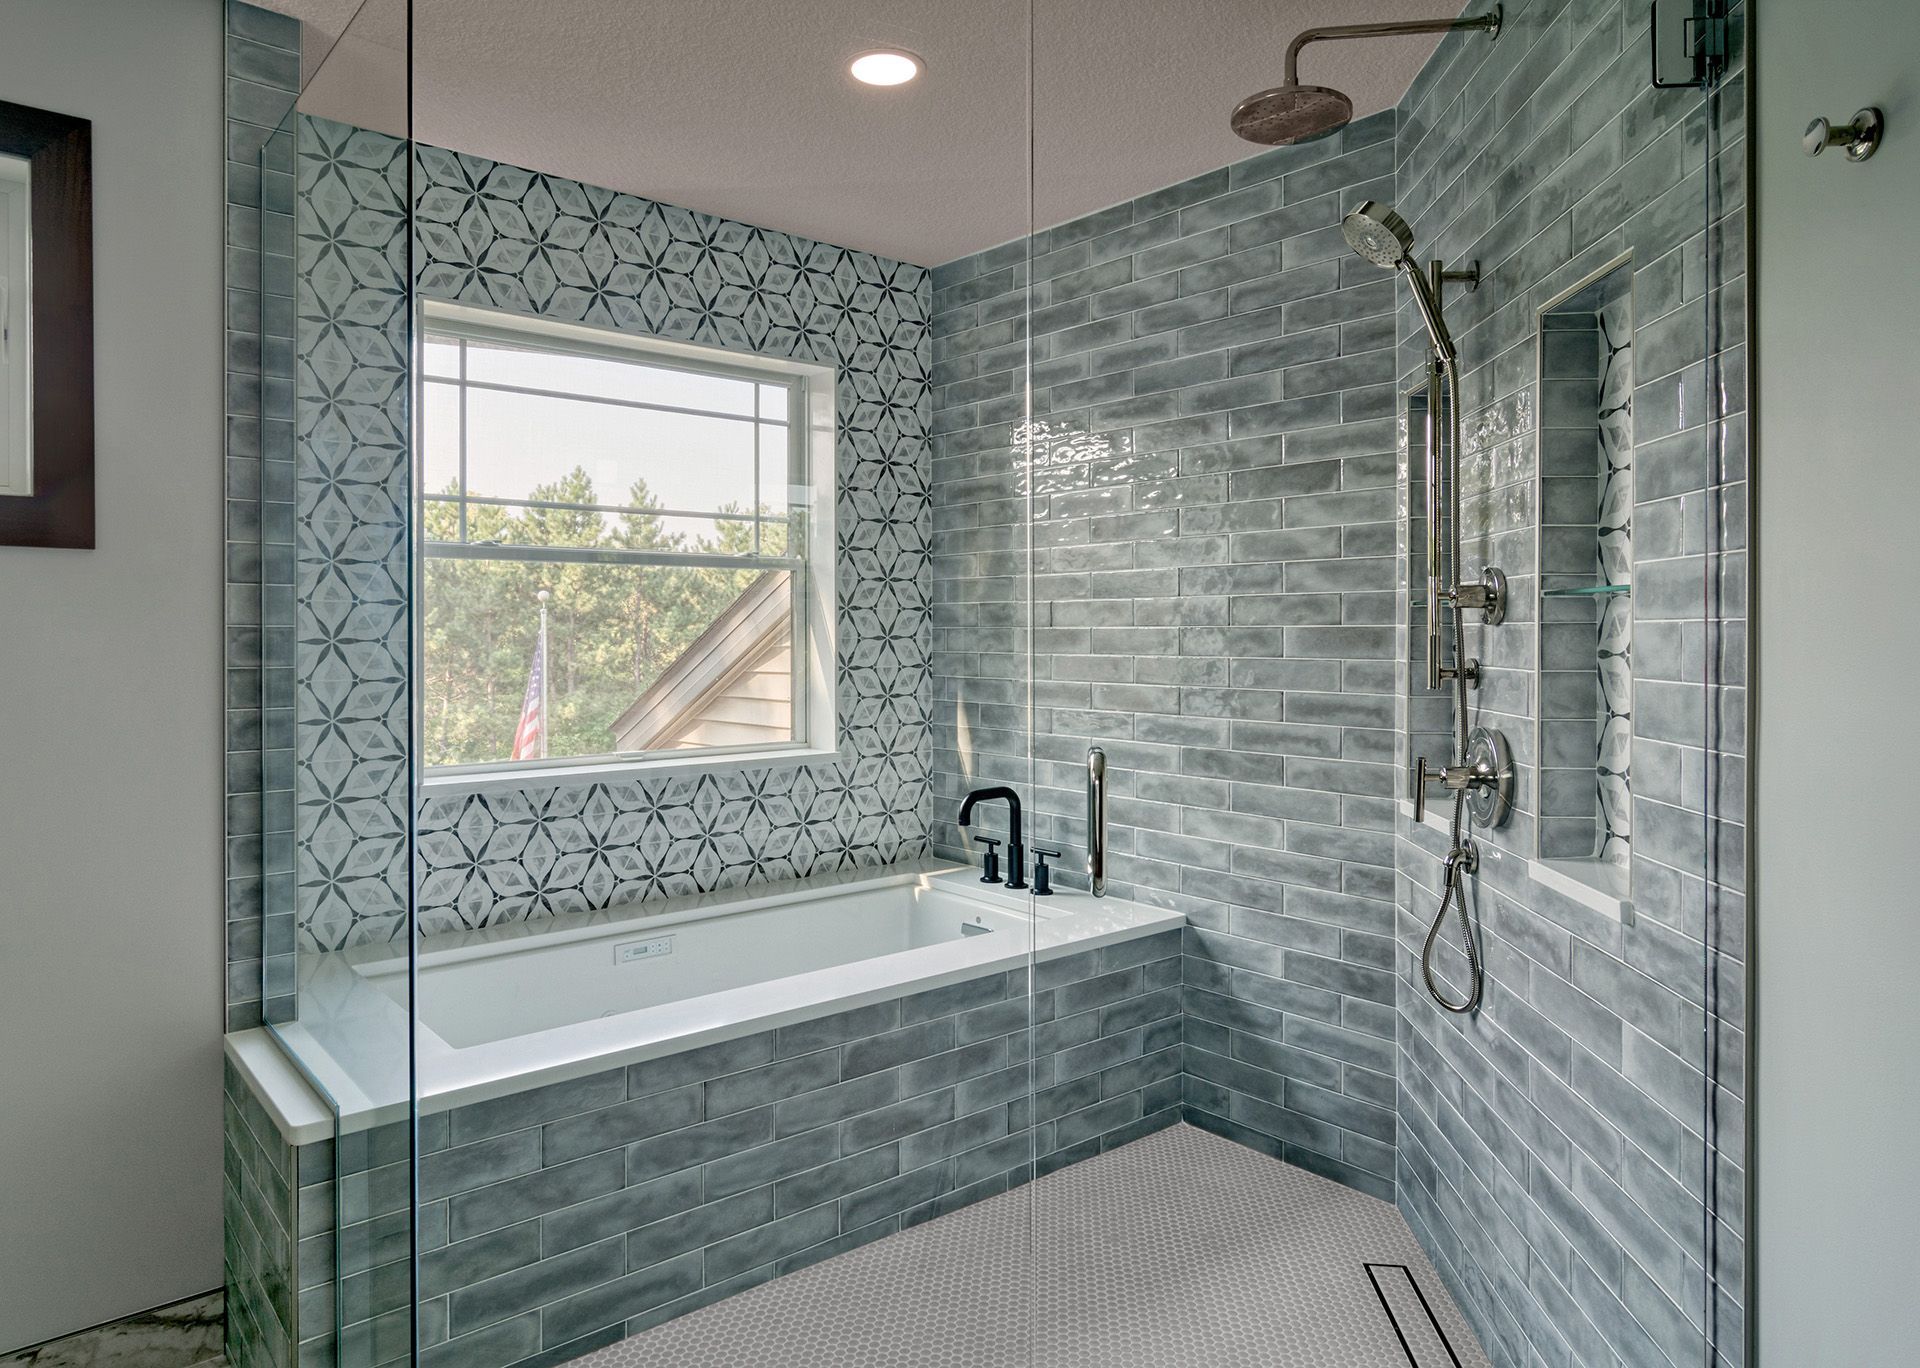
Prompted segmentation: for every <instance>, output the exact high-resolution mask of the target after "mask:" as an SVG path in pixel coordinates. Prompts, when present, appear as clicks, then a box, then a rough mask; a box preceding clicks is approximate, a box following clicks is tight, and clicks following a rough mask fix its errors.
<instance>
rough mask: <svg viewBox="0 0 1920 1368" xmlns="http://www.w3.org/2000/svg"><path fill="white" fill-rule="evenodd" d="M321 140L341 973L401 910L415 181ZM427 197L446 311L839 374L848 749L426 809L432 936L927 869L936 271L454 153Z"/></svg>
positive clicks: (323, 502) (337, 131)
mask: <svg viewBox="0 0 1920 1368" xmlns="http://www.w3.org/2000/svg"><path fill="white" fill-rule="evenodd" d="M299 135H300V147H299V185H300V191H301V193H300V200H299V206H298V232H299V244H298V253H299V272H298V282H299V283H298V288H299V295H300V297H299V319H300V324H299V326H300V337H299V346H298V353H297V370H298V385H299V404H298V440H299V442H300V444H301V445H300V484H299V491H298V492H299V515H300V542H299V565H298V578H299V591H298V598H297V604H296V613H297V627H298V641H299V646H298V651H299V655H298V662H299V671H298V674H299V680H300V684H299V687H300V698H299V722H298V728H297V742H296V744H297V746H298V753H299V761H300V780H299V793H298V816H297V835H298V848H297V860H298V864H297V873H298V886H299V901H300V915H299V929H300V943H301V945H302V946H304V947H312V948H320V949H336V948H339V947H342V946H346V945H352V944H356V943H359V942H364V941H370V940H383V939H387V938H389V937H392V936H394V935H396V934H398V933H399V931H400V930H401V928H402V927H403V925H404V909H405V906H406V880H407V877H408V861H407V858H406V850H407V813H406V793H407V768H406V759H405V756H406V741H407V720H408V719H407V709H406V681H407V677H408V672H407V663H406V662H407V636H406V630H407V622H406V603H407V592H406V546H405V540H404V538H405V527H406V514H405V510H406V506H407V500H408V496H409V490H408V472H407V468H406V461H405V457H406V442H405V433H406V430H407V413H406V366H405V361H406V345H407V336H406V319H407V315H406V308H407V298H406V290H405V288H404V287H405V280H406V270H407V263H406V250H405V249H406V239H405V230H406V222H407V216H406V212H405V211H406V207H407V206H406V201H405V195H406V169H407V168H406V158H405V152H404V149H403V147H402V145H401V144H400V143H398V142H397V141H395V140H394V139H392V138H389V137H385V136H383V135H380V134H377V133H371V132H368V131H365V130H362V129H355V128H350V127H348V126H346V125H342V124H337V123H330V122H326V121H323V120H316V119H306V118H303V119H302V120H301V123H300V129H299ZM417 172H418V178H419V184H418V188H417V195H418V203H417V210H418V220H419V225H418V242H417V251H418V256H417V263H416V267H417V271H418V285H419V292H420V293H421V294H422V295H424V296H426V297H430V298H435V299H444V300H452V301H457V302H460V303H465V304H474V305H481V306H485V307H491V308H498V309H506V310H510V311H513V312H516V313H523V314H530V315H535V316H539V317H545V318H554V319H563V320H567V321H578V322H586V323H591V324H597V325H599V326H603V327H612V328H618V329H621V330H623V331H627V332H634V333H642V334H646V335H649V336H656V337H662V338H669V339H673V340H676V341H690V342H698V343H704V344H707V345H710V346H717V347H723V348H727V349H731V350H738V351H750V352H756V353H760V354H765V355H773V356H781V357H793V358H797V359H800V360H805V361H812V362H818V363H824V364H828V365H832V366H834V367H836V368H837V369H838V372H839V389H838V395H837V399H838V421H839V436H838V463H839V481H840V488H839V503H838V510H837V521H838V537H839V604H840V643H839V671H838V679H839V704H840V730H841V737H840V757H839V759H838V760H837V761H836V762H833V763H828V764H813V765H807V766H795V767H788V768H775V769H757V770H748V771H744V772H733V773H726V774H714V775H709V776H699V777H692V778H675V779H668V780H660V781H650V782H633V783H617V784H594V785H591V786H585V785H576V786H571V787H551V786H549V787H541V788H529V789H525V790H517V791H512V792H504V793H501V792H492V793H485V794H471V795H462V796H447V797H434V796H428V797H426V798H425V799H424V800H423V801H422V803H421V804H420V808H419V811H418V843H419V850H420V854H421V859H422V868H421V871H420V878H421V883H420V907H419V914H420V929H421V930H422V931H423V932H425V933H428V934H431V933H433V932H436V931H446V930H455V929H460V928H465V927H475V926H484V925H493V924H497V923H499V922H503V921H516V920H524V919H528V918H534V917H541V916H547V915H551V914H554V913H558V912H567V911H577V910H581V909H584V908H592V907H602V906H606V905H607V904H609V903H620V902H632V901H636V900H639V899H643V898H651V897H663V896H671V895H674V894H680V893H689V892H705V891H709V890H712V889H715V888H725V887H731V886H735V885H738V884H743V883H748V882H753V881H761V880H775V879H787V878H794V877H799V876H804V875H807V874H814V873H821V872H825V871H829V870H834V869H844V868H850V867H857V866H875V865H884V864H889V863H892V862H894V861H897V860H902V859H910V858H914V857H916V856H918V855H920V854H922V853H923V852H924V851H925V848H926V832H927V812H926V806H927V784H926V774H927V765H928V750H927V747H928V740H927V736H928V733H927V712H928V696H927V672H926V665H925V661H926V655H927V649H928V647H927V601H928V595H929V583H928V568H927V555H926V547H927V541H928V536H929V524H928V517H929V515H928V504H927V488H928V451H927V429H928V424H929V417H930V415H929V410H928V394H927V383H926V375H927V369H928V344H927V326H926V318H927V313H928V309H929V307H930V287H929V283H928V276H927V272H926V271H925V270H923V269H922V268H920V267H918V266H911V265H906V264H902V263H899V262H894V261H887V260H884V259H882V258H880V257H876V256H872V255H869V254H867V253H863V252H856V251H849V250H847V249H844V248H840V247H834V246H831V245H828V244H826V243H819V242H812V241H808V240H805V239H801V238H796V237H792V236H789V235H787V234H784V233H777V232H772V231H768V230H766V229H761V228H754V227H750V226H748V225H746V224H741V223H734V222H729V221H727V220H723V219H717V218H713V217H710V216H708V215H704V214H697V213H693V212H690V211H688V210H684V209H679V208H675V207H674V206H671V205H664V204H657V203H654V202H652V201H649V200H644V199H638V198H635V197H634V196H631V195H622V194H616V193H614V192H612V191H608V190H602V189H597V188H595V187H592V186H586V185H581V184H578V183H576V182H572V181H566V180H561V179H559V178H556V177H551V176H544V175H539V174H536V173H534V172H531V171H525V170H521V169H520V168H517V167H512V166H505V165H501V164H499V163H496V162H491V161H486V160H484V159H481V158H477V157H470V156H465V155H461V154H457V153H453V152H447V151H443V150H440V149H436V148H421V149H419V156H418V165H417ZM288 969H289V972H290V970H291V964H290V961H289V964H288ZM284 986H285V985H282V986H281V987H282V989H284ZM273 996H274V993H273V992H272V991H270V992H269V997H270V998H271V997H273Z"/></svg>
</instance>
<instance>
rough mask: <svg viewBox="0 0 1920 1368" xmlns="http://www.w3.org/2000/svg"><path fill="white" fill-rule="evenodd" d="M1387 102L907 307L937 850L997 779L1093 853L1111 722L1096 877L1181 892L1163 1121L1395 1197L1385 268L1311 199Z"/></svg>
mask: <svg viewBox="0 0 1920 1368" xmlns="http://www.w3.org/2000/svg"><path fill="white" fill-rule="evenodd" d="M1393 132H1394V115H1393V113H1392V112H1391V111H1389V112H1388V113H1385V114H1382V115H1376V116H1374V117H1372V118H1368V119H1363V120H1361V121H1359V122H1357V123H1355V124H1352V125H1350V126H1349V127H1348V128H1347V129H1345V130H1344V131H1343V132H1341V133H1340V134H1339V135H1338V136H1337V137H1334V138H1330V139H1327V140H1325V141H1323V142H1319V143H1313V144H1307V145H1303V146H1300V147H1295V148H1285V149H1279V150H1277V151H1274V152H1270V153H1266V154H1262V155H1260V156H1256V157H1254V158H1252V159H1250V160H1248V161H1244V162H1241V163H1238V164H1236V165H1235V166H1233V167H1231V168H1229V169H1227V170H1223V171H1219V172H1214V173H1210V174H1209V175H1206V176H1201V177H1198V178H1196V179H1194V180H1192V181H1188V182H1184V183H1182V184H1181V185H1177V186H1174V187H1171V188H1170V189H1168V190H1165V191H1161V192H1158V193H1156V194H1154V195H1150V196H1147V197H1146V198H1144V199H1141V200H1138V201H1134V202H1131V203H1128V204H1122V205H1119V206H1116V207H1115V208H1112V209H1109V210H1104V211H1102V212H1101V213H1099V214H1096V215H1094V216H1092V217H1091V218H1088V219H1084V220H1081V221H1078V222H1075V223H1069V224H1066V225H1064V226H1062V227H1059V228H1055V229H1052V230H1050V231H1048V232H1046V233H1043V234H1040V235H1039V236H1037V237H1036V238H1034V239H1033V240H1032V241H1031V243H1014V244H1010V245H1009V246H1007V247H1002V248H996V249H994V250H993V251H990V252H986V253H983V254H981V255H979V256H976V257H970V258H967V259H966V260H963V261H960V262H956V263H954V264H953V265H950V266H946V267H941V268H938V269H936V270H935V272H934V312H933V356H934V371H933V380H934V428H933V432H934V436H933V442H934V460H933V506H934V514H933V516H934V540H933V559H934V584H935V590H934V604H933V618H934V643H933V675H934V697H935V700H936V703H935V707H936V712H935V734H934V776H933V793H934V805H935V811H934V818H933V832H934V840H935V846H936V849H938V850H940V851H942V852H943V853H947V854H952V855H962V854H965V853H966V842H965V841H964V840H963V839H962V837H961V835H960V833H959V832H958V831H957V830H956V829H955V827H954V826H953V817H954V812H955V808H956V806H957V804H958V802H959V800H960V799H961V797H963V796H964V794H965V793H966V791H967V790H968V789H970V788H972V787H975V786H977V785H978V784H981V783H987V782H1008V783H1013V784H1016V785H1018V786H1020V787H1021V788H1022V789H1024V790H1026V791H1027V792H1029V793H1030V795H1031V796H1030V800H1029V808H1030V809H1031V811H1032V813H1033V818H1032V820H1033V839H1034V841H1035V842H1036V843H1039V844H1042V845H1049V844H1050V845H1055V846H1061V847H1064V848H1065V849H1066V850H1067V851H1068V855H1067V857H1066V859H1065V860H1064V861H1063V862H1062V865H1061V867H1062V869H1063V871H1066V872H1065V873H1064V874H1063V878H1065V879H1067V880H1069V881H1075V882H1084V879H1083V877H1081V876H1077V875H1076V874H1075V873H1074V872H1073V871H1075V870H1078V869H1081V868H1083V864H1082V859H1083V854H1082V852H1083V851H1084V847H1085V840H1086V831H1085V821H1084V811H1085V808H1084V797H1083V790H1082V783H1083V780H1082V776H1083V773H1084V762H1085V754H1086V748H1087V747H1088V746H1089V745H1096V744H1097V745H1099V746H1101V747H1103V748H1104V749H1105V750H1106V752H1107V756H1108V764H1109V771H1108V773H1109V782H1110V785H1111V793H1112V797H1111V801H1110V834H1109V839H1110V849H1111V850H1112V852H1113V853H1112V858H1111V865H1110V871H1111V878H1112V881H1113V882H1112V888H1113V891H1114V892H1115V893H1116V894H1117V895H1121V896H1130V897H1134V898H1137V899H1139V900H1141V901H1145V902H1151V903H1155V904H1158V905H1164V906H1169V907H1173V908H1176V909H1178V910H1179V911H1182V912H1184V913H1185V914H1186V915H1187V916H1188V918H1189V920H1190V923H1191V925H1190V928H1189V929H1188V931H1187V932H1186V933H1185V937H1186V939H1185V954H1184V971H1183V987H1182V993H1183V996H1184V1006H1185V1020H1186V1027H1185V1031H1184V1039H1183V1042H1182V1066H1183V1073H1184V1075H1185V1084H1184V1103H1183V1105H1184V1106H1185V1108H1186V1111H1187V1115H1188V1119H1190V1120H1193V1121H1195V1122H1196V1123H1199V1124H1202V1125H1207V1126H1209V1127H1211V1128H1213V1129H1215V1130H1219V1131H1221V1132H1223V1133H1226V1134H1229V1135H1233V1136H1234V1137H1236V1138H1239V1139H1242V1140H1245V1141H1246V1142H1248V1143H1251V1144H1255V1145H1258V1146H1259V1147H1261V1148H1263V1149H1265V1150H1267V1151H1269V1152H1271V1153H1274V1154H1277V1155H1280V1156H1282V1157H1284V1158H1287V1159H1290V1160H1293V1161H1294V1162H1296V1163H1299V1164H1302V1165H1303V1166H1305V1167H1309V1168H1312V1169H1314V1170H1315V1171H1317V1172H1321V1173H1325V1174H1328V1175H1330V1176H1333V1177H1337V1178H1340V1179H1341V1180H1343V1181H1345V1182H1348V1183H1350V1184H1352V1185H1354V1186H1356V1187H1359V1188H1361V1189H1363V1190H1365V1191H1368V1192H1371V1193H1374V1194H1376V1195H1380V1196H1383V1197H1387V1198H1391V1197H1392V1195H1393V1146H1394V1127H1395V1120H1394V1112H1393V1077H1394V1071H1395V1065H1394V1031H1395V1018H1394V1009H1393V1001H1394V992H1395V979H1394V973H1393V940H1392V936H1393V902H1392V898H1393V874H1392V871H1393V858H1394V857H1393V844H1394V837H1393V806H1392V802H1393V794H1394V793H1395V791H1396V787H1397V781H1396V778H1395V774H1394V770H1393V767H1392V766H1393V744H1394V743H1393V726H1394V709H1393V696H1392V691H1393V686H1394V674H1393V659H1394V645H1395V621H1396V618H1395V596H1394V587H1395V583H1396V578H1395V565H1394V554H1395V549H1394V548H1395V518H1396V512H1397V506H1398V495H1397V492H1396V454H1395V453H1396V417H1395V404H1394V368H1395V354H1394V346H1395V330H1394V321H1393V311H1394V292H1393V282H1392V280H1391V279H1389V278H1386V277H1384V276H1382V275H1381V274H1380V273H1379V272H1378V271H1376V270H1375V269H1374V268H1372V267H1370V266H1367V265H1366V264H1365V263H1364V262H1361V261H1360V260H1358V259H1357V258H1355V257H1354V256H1353V255H1352V254H1351V253H1350V252H1348V251H1347V249H1346V247H1345V244H1344V242H1343V241H1342V239H1341V237H1340V234H1339V232H1338V224H1339V220H1340V217H1341V215H1342V214H1343V213H1344V212H1346V211H1347V210H1349V209H1352V208H1354V207H1355V206H1356V205H1357V204H1359V203H1360V202H1361V201H1363V200H1366V199H1371V198H1378V199H1390V198H1391V197H1392V172H1393ZM1029 311H1030V316H1029ZM1029 338H1030V339H1031V344H1032V352H1033V361H1032V364H1033V414H1032V426H1031V428H1030V429H1028V428H1023V426H1022V423H1023V420H1024V419H1025V418H1026V414H1025V409H1024V403H1025V401H1024V387H1025V380H1026V377H1025V372H1024V366H1025V364H1026V346H1027V342H1028V339H1029ZM1029 443H1030V444H1031V447H1032V469H1031V475H1030V477H1029V476H1028V475H1027V474H1026V461H1027V457H1026V451H1025V447H1026V446H1027V445H1028V444H1029ZM1029 556H1030V557H1031V562H1032V593H1033V606H1032V610H1031V612H1032V616H1031V618H1029V616H1028V607H1027V603H1026V595H1027V592H1028V586H1027V582H1026V578H1025V563H1026V561H1027V559H1028V557H1029ZM1029 651H1031V656H1030V657H1029ZM1029 659H1031V662H1032V666H1031V669H1032V678H1031V710H1030V711H1029V708H1028V697H1029V694H1028V678H1027V676H1028V669H1029ZM1029 740H1030V742H1031V748H1032V755H1033V760H1032V762H1031V770H1030V769H1029V761H1028V747H1029ZM1029 777H1031V785H1030V787H1029V782H1028V781H1029Z"/></svg>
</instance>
